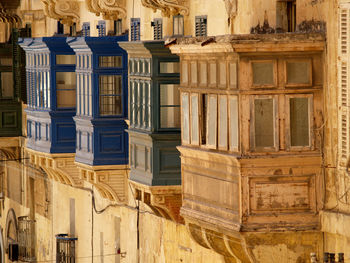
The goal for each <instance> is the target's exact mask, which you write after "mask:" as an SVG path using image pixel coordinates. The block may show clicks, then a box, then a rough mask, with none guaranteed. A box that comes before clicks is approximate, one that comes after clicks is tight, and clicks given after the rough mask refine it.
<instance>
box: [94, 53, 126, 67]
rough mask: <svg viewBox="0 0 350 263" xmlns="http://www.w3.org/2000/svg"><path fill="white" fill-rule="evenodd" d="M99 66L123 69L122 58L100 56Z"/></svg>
mask: <svg viewBox="0 0 350 263" xmlns="http://www.w3.org/2000/svg"><path fill="white" fill-rule="evenodd" d="M98 65H99V67H101V68H121V67H122V57H121V56H99V57H98Z"/></svg>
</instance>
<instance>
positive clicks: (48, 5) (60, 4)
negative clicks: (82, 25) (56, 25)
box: [41, 0, 80, 26]
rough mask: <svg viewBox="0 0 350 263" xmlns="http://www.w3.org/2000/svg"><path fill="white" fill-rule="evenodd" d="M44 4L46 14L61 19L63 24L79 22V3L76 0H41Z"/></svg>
mask: <svg viewBox="0 0 350 263" xmlns="http://www.w3.org/2000/svg"><path fill="white" fill-rule="evenodd" d="M41 1H42V2H43V4H44V6H45V7H44V13H45V15H46V16H48V17H51V18H53V19H56V20H60V21H61V23H62V24H66V25H69V26H71V25H72V24H73V23H78V22H79V20H80V16H79V4H78V2H77V1H74V0H41Z"/></svg>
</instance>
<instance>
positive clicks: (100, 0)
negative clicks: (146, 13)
mask: <svg viewBox="0 0 350 263" xmlns="http://www.w3.org/2000/svg"><path fill="white" fill-rule="evenodd" d="M86 4H87V7H88V9H89V11H90V12H92V13H94V14H96V15H97V16H99V15H102V17H103V19H105V20H117V19H120V18H126V8H125V0H86Z"/></svg>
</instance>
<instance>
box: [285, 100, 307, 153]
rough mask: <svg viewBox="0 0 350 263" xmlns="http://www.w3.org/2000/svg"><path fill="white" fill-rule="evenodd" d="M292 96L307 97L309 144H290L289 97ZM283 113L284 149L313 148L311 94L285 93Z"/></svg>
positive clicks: (301, 149) (299, 149)
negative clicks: (284, 122) (284, 119)
mask: <svg viewBox="0 0 350 263" xmlns="http://www.w3.org/2000/svg"><path fill="white" fill-rule="evenodd" d="M292 98H307V99H308V124H309V127H308V128H309V145H305V146H292V143H291V141H292V138H291V127H290V123H291V121H290V119H291V113H290V99H292ZM285 100H286V101H285V107H286V108H285V113H286V125H285V134H286V136H285V138H286V149H287V150H288V151H310V150H313V149H314V132H313V128H312V127H313V115H314V114H313V107H314V106H313V104H314V103H313V100H314V96H313V94H288V95H285Z"/></svg>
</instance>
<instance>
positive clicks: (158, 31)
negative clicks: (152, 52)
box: [153, 18, 163, 40]
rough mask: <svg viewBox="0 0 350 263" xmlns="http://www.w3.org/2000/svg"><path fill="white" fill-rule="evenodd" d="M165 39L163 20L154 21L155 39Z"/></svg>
mask: <svg viewBox="0 0 350 263" xmlns="http://www.w3.org/2000/svg"><path fill="white" fill-rule="evenodd" d="M162 38H163V20H162V19H161V18H155V19H154V27H153V39H154V40H160V39H162Z"/></svg>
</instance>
